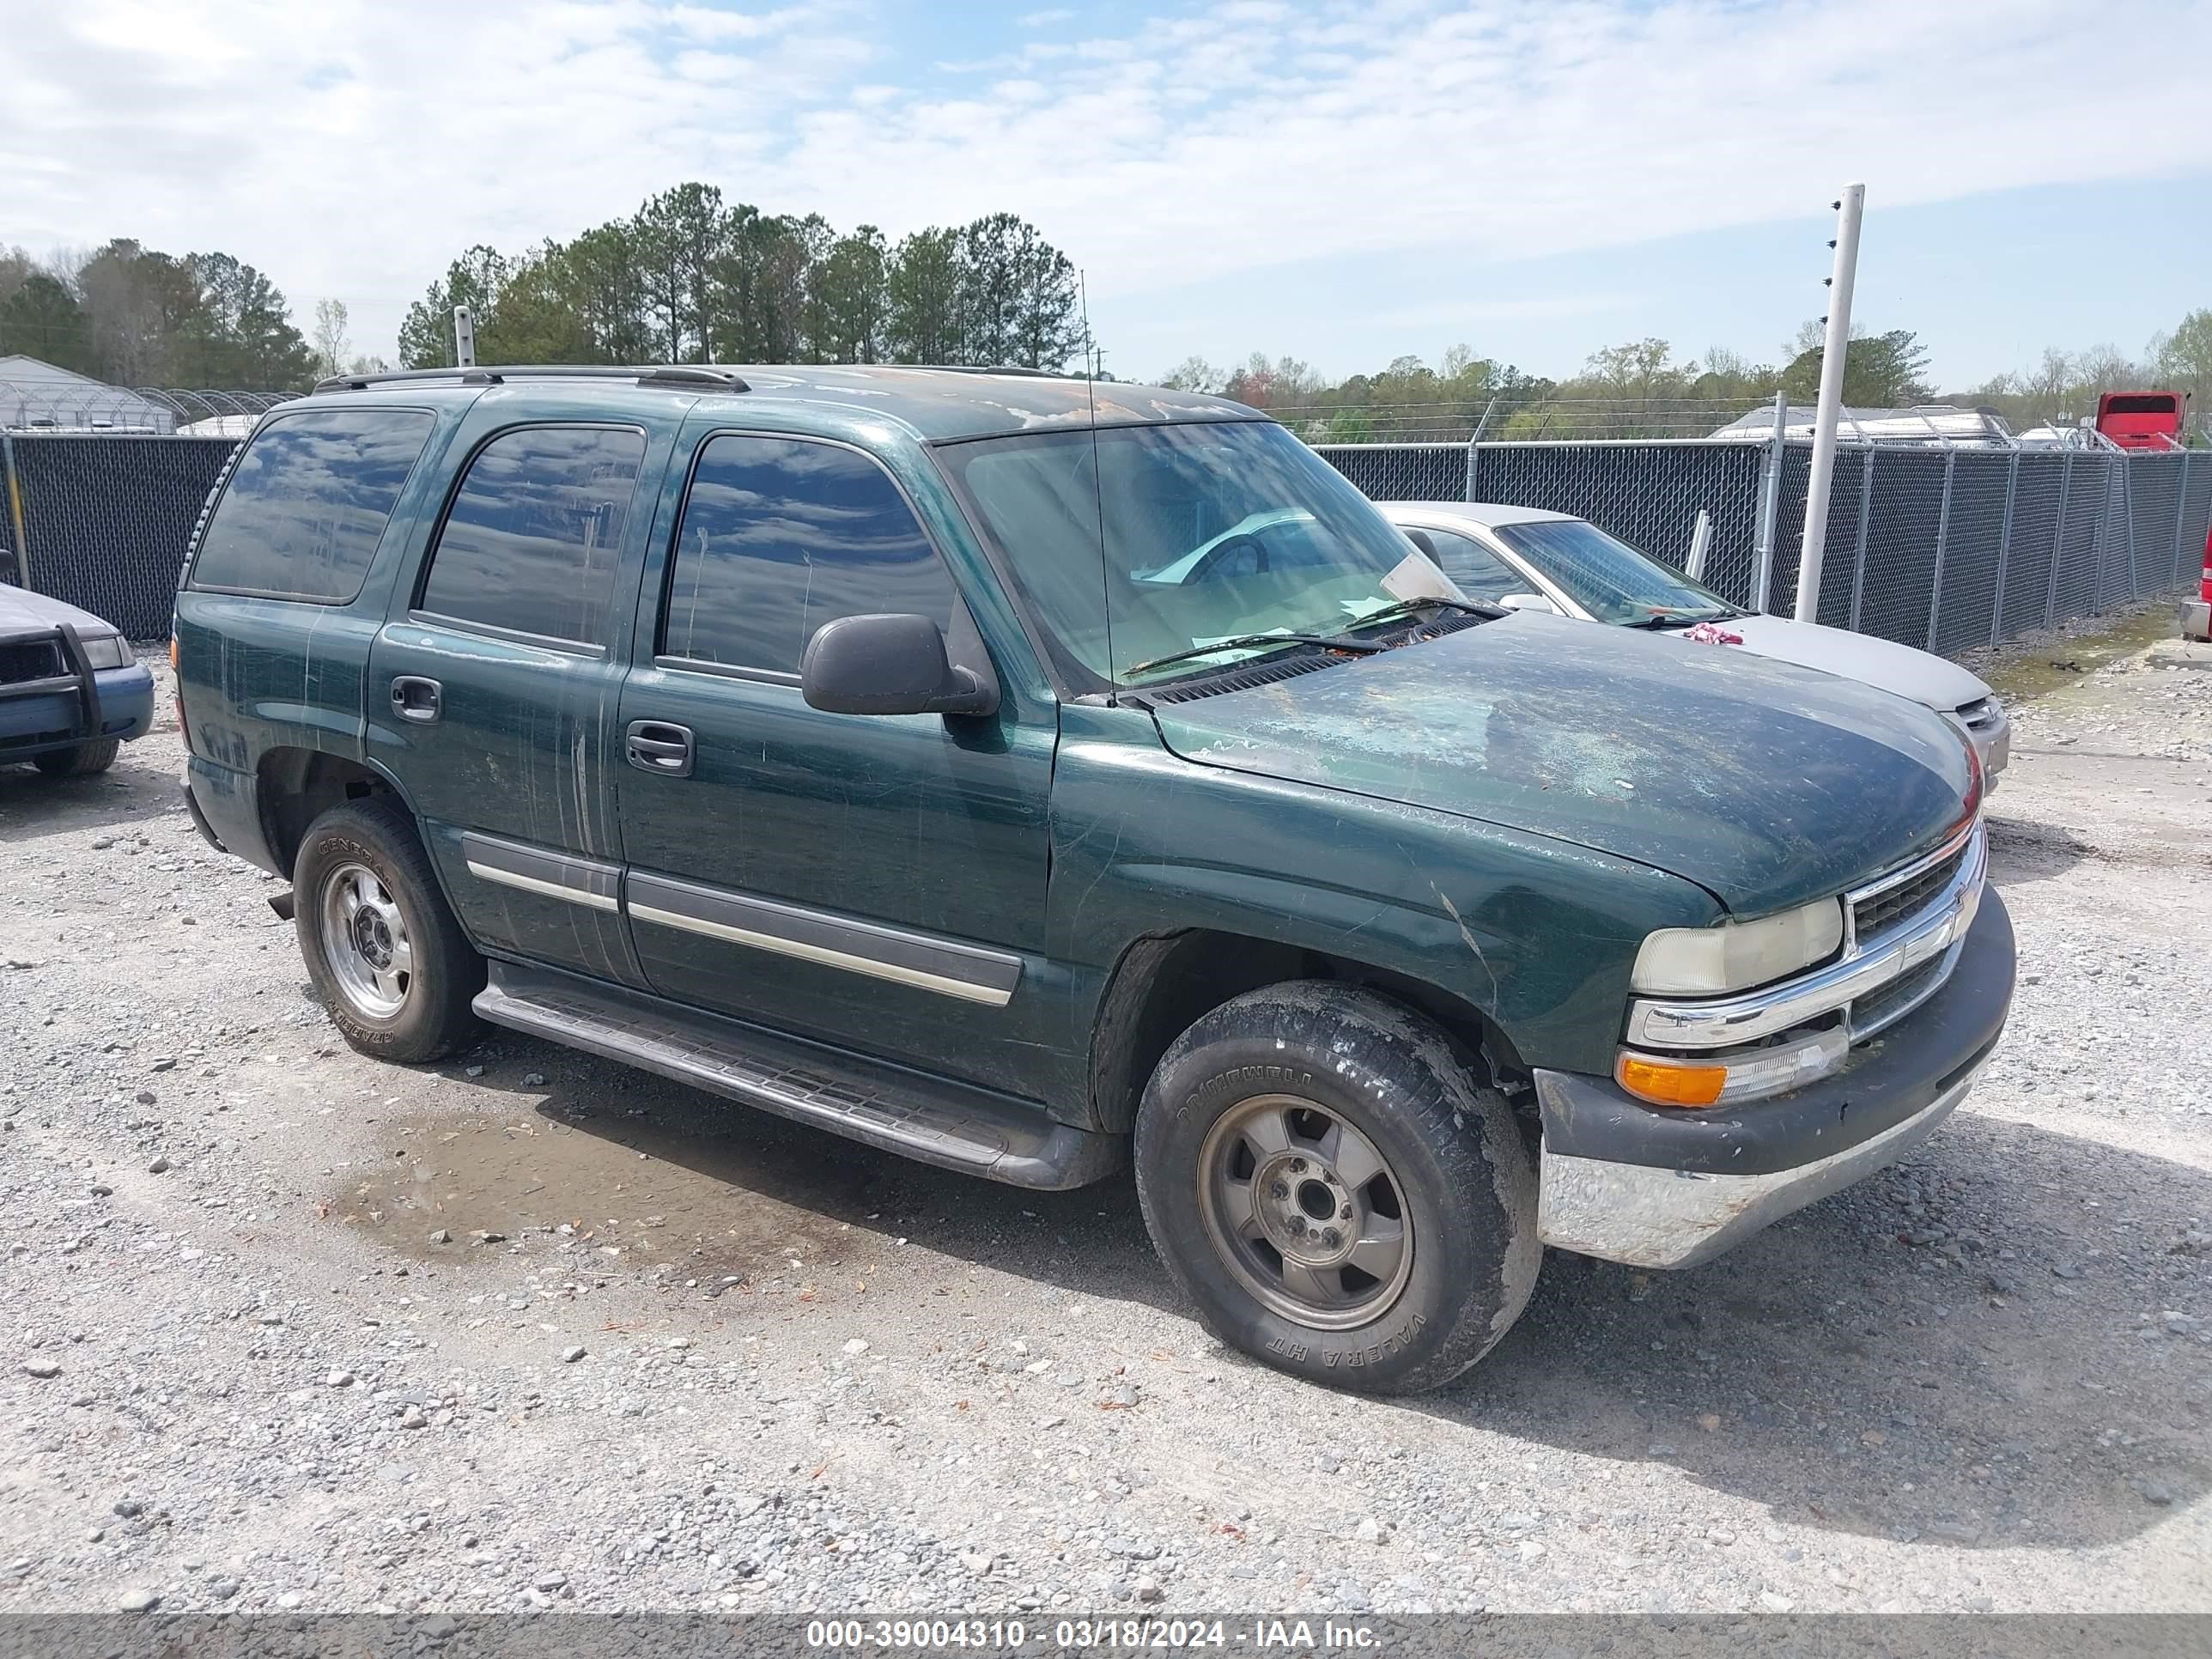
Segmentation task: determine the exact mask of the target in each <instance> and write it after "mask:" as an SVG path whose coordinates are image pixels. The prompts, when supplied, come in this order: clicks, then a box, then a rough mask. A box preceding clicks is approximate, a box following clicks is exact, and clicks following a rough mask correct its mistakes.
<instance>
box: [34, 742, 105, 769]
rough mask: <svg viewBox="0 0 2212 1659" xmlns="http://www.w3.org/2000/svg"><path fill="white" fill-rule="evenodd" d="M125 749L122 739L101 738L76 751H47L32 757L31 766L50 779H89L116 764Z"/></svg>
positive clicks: (78, 747)
mask: <svg viewBox="0 0 2212 1659" xmlns="http://www.w3.org/2000/svg"><path fill="white" fill-rule="evenodd" d="M122 748H123V739H122V738H100V739H99V740H98V741H96V742H94V743H81V744H77V745H76V747H75V748H74V749H45V750H40V752H39V753H37V754H35V755H33V756H32V757H31V764H32V765H33V766H35V767H37V768H38V769H39V770H40V771H41V772H44V773H45V774H46V775H47V776H48V777H50V778H88V777H90V776H92V775H93V774H94V773H95V772H105V771H106V769H108V768H109V767H111V766H112V765H114V764H115V757H116V756H117V754H118V753H119V752H120V751H121V750H122Z"/></svg>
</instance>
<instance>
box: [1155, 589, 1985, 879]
mask: <svg viewBox="0 0 2212 1659" xmlns="http://www.w3.org/2000/svg"><path fill="white" fill-rule="evenodd" d="M1154 719H1155V720H1157V721H1158V725H1159V729H1160V735H1161V738H1162V739H1163V740H1164V742H1165V743H1166V744H1167V745H1168V747H1169V748H1170V750H1173V751H1174V752H1175V753H1176V754H1177V755H1179V756H1181V757H1182V758H1184V759H1185V760H1188V761H1193V762H1195V763H1198V764H1200V765H1204V766H1218V767H1224V768H1227V769H1231V770H1234V771H1242V772H1251V773H1255V774H1258V775H1261V776H1265V777H1271V778H1280V779H1284V780H1286V781H1293V782H1298V783H1308V784H1313V785H1316V786H1318V787H1324V788H1331V789H1343V790H1349V791H1352V792H1354V793H1358V794H1362V795H1368V796H1372V797H1376V798H1378V799H1384V800H1395V801H1404V802H1406V803H1407V804H1408V805H1418V806H1423V807H1427V808H1431V809H1432V810H1434V811H1441V812H1450V813H1455V814H1457V815H1459V816H1461V817H1468V818H1478V819H1480V820H1482V821H1484V822H1486V823H1495V824H1499V825H1503V826H1505V827H1508V828H1510V829H1520V830H1525V831H1528V832H1529V833H1531V834H1534V835H1541V836H1551V837H1553V838H1554V839H1557V840H1559V841H1565V842H1575V843H1577V844H1578V845H1581V846H1584V847H1589V848H1595V849H1597V850H1599V851H1601V852H1605V853H1609V854H1613V855H1615V856H1617V857H1620V858H1627V859H1633V860H1638V862H1640V863H1644V864H1648V865H1652V866H1656V867H1657V868H1659V869H1662V870H1666V871H1669V872H1672V873H1674V874H1675V875H1679V876H1683V877H1686V878H1688V879H1690V880H1692V881H1694V882H1696V883H1697V884H1699V885H1700V886H1702V887H1704V888H1705V890H1708V891H1709V892H1711V893H1712V894H1713V895H1714V896H1716V897H1717V898H1718V899H1719V900H1720V901H1721V902H1723V904H1725V905H1727V906H1728V908H1729V909H1730V910H1731V911H1733V912H1734V913H1735V914H1736V915H1741V916H1753V915H1761V914H1764V913H1765V912H1767V911H1770V910H1777V909H1781V908H1785V907H1787V906H1790V905H1792V904H1798V903H1802V902H1805V901H1807V900H1808V899H1814V898H1820V897H1822V896H1826V895H1828V894H1832V893H1838V892H1842V891H1844V890H1846V889H1848V888H1850V887H1853V886H1856V885H1857V884H1859V883H1861V882H1863V881H1864V880H1865V879H1866V878H1869V876H1872V875H1874V874H1875V873H1877V872H1880V871H1881V870H1884V869H1886V868H1887V867H1888V866H1891V865H1893V864H1896V863H1898V862H1899V861H1900V860H1904V859H1905V858H1907V857H1909V856H1911V854H1916V853H1918V852H1920V851H1923V849H1925V848H1929V847H1930V846H1932V845H1934V844H1935V843H1936V842H1937V841H1939V840H1940V839H1941V838H1942V836H1943V834H1944V833H1945V831H1946V830H1948V829H1950V828H1952V827H1953V826H1954V825H1955V824H1957V823H1958V822H1959V818H1960V813H1961V811H1963V810H1964V806H1965V797H1966V790H1967V788H1968V785H1969V779H1968V772H1967V758H1966V744H1965V742H1964V740H1963V739H1962V738H1960V735H1959V733H1958V732H1957V730H1956V729H1955V728H1954V727H1953V726H1951V725H1950V724H1949V723H1948V722H1947V721H1945V720H1942V719H1941V718H1940V717H1938V716H1937V715H1936V714H1932V713H1931V712H1929V710H1928V709H1926V708H1920V707H1918V706H1917V705H1915V704H1913V703H1911V702H1905V701H1904V700H1903V699H1902V698H1899V697H1894V696H1890V695H1889V694H1888V693H1887V692H1885V691H1878V690H1875V689H1873V688H1872V687H1870V686H1867V685H1863V684H1857V683H1856V682H1853V681H1850V680H1843V679H1838V678H1834V677H1832V676H1831V675H1828V674H1823V673H1818V672H1815V671H1811V670H1808V669H1803V668H1799V667H1796V666H1795V665H1791V664H1789V663H1786V662H1778V661H1775V660H1773V659H1769V658H1765V657H1762V656H1759V655H1756V654H1754V653H1751V652H1748V651H1743V650H1737V649H1731V648H1722V647H1704V648H1699V649H1695V650H1691V649H1685V648H1684V646H1683V643H1682V642H1681V641H1678V640H1669V639H1665V638H1662V637H1659V636H1657V635H1651V634H1648V633H1643V632H1639V631H1638V630H1636V629H1625V628H1592V627H1590V626H1589V624H1588V623H1579V622H1570V621H1567V620H1565V618H1562V617H1551V616H1545V615H1542V614H1541V613H1538V612H1534V611H1516V612H1514V613H1513V614H1511V615H1510V616H1508V617H1504V618H1501V619H1499V620H1498V621H1495V622H1490V623H1484V624H1482V625H1481V626H1480V627H1476V628H1467V629H1460V630H1459V631H1457V632H1455V633H1452V634H1447V635H1444V636H1443V637H1442V638H1440V639H1436V640H1431V641H1428V642H1427V643H1425V644H1419V645H1410V646H1405V647H1400V648H1399V649H1396V650H1393V651H1388V652H1384V653H1381V654H1379V655H1376V656H1373V657H1366V658H1362V659H1357V660H1354V661H1352V662H1349V663H1346V664H1344V665H1340V666H1337V667H1331V668H1323V669H1318V670H1316V671H1313V672H1310V673H1305V674H1300V675H1297V676H1294V677H1293V678H1289V679H1285V680H1279V681H1276V682H1274V683H1273V684H1265V685H1259V686H1254V687H1251V688H1249V689H1248V690H1237V691H1228V692H1224V693H1221V694H1220V695H1218V696H1205V697H1197V698H1194V699H1192V700H1190V701H1188V702H1175V703H1164V704H1161V705H1158V707H1157V708H1155V709H1154Z"/></svg>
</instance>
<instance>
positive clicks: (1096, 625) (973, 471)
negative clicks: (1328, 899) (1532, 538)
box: [936, 421, 1461, 688]
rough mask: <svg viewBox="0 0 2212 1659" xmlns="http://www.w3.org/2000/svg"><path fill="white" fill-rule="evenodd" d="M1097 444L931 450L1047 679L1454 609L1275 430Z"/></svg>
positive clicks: (1398, 546)
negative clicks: (1041, 653) (1005, 586)
mask: <svg viewBox="0 0 2212 1659" xmlns="http://www.w3.org/2000/svg"><path fill="white" fill-rule="evenodd" d="M1095 437H1096V441H1095V442H1094V435H1093V434H1092V433H1091V431H1090V430H1087V429H1086V430H1084V431H1081V432H1054V433H1048V434H1038V435H1023V436H1019V437H1012V438H994V439H986V440H981V441H975V442H971V443H961V444H948V445H944V446H941V447H939V449H938V450H937V451H936V454H937V458H938V460H939V464H940V465H942V466H944V468H945V471H947V472H948V473H949V474H950V475H951V477H952V480H953V482H954V483H955V484H956V486H957V487H958V489H960V491H961V493H962V495H963V496H964V497H965V498H966V500H967V501H968V504H969V507H971V508H972V509H973V510H974V512H975V516H976V518H977V519H978V520H980V521H981V525H982V527H983V529H984V531H985V532H986V533H987V535H988V536H989V537H990V538H991V539H992V540H993V541H994V543H996V544H997V545H998V550H999V552H1000V556H1001V558H1002V559H1003V561H1004V562H1005V565H1006V569H1007V572H1008V574H1009V575H1010V576H1011V577H1012V580H1013V582H1014V584H1015V586H1017V587H1018V588H1019V589H1020V590H1021V593H1022V596H1023V598H1024V599H1025V600H1026V601H1027V602H1028V606H1029V609H1030V612H1031V614H1032V615H1033V617H1035V618H1036V622H1037V623H1038V624H1039V625H1040V626H1041V627H1042V629H1043V630H1044V631H1045V632H1046V634H1047V635H1048V646H1049V648H1050V649H1051V650H1052V652H1053V653H1054V657H1055V658H1056V659H1057V660H1058V661H1059V663H1060V667H1061V669H1062V671H1063V672H1065V673H1066V674H1067V675H1068V677H1069V678H1071V679H1073V680H1075V681H1078V682H1079V683H1083V684H1085V685H1086V686H1087V687H1091V688H1097V687H1102V686H1103V685H1106V684H1115V685H1139V684H1144V685H1152V684H1162V683H1164V682H1166V681H1168V680H1173V679H1182V678H1189V677H1190V676H1192V675H1194V674H1203V673H1206V672H1209V671H1212V670H1215V669H1218V668H1221V667H1224V666H1225V665H1229V664H1231V663H1235V662H1241V661H1244V660H1247V659H1250V658H1252V657H1255V656H1258V655H1261V654H1263V653H1267V652H1269V651H1280V650H1285V649H1289V648H1291V647H1292V645H1293V641H1291V639H1290V638H1289V637H1288V636H1290V635H1306V636H1308V637H1309V639H1310V638H1312V637H1314V636H1320V637H1323V638H1334V637H1335V636H1338V635H1343V634H1344V633H1346V630H1347V629H1356V628H1358V626H1359V625H1360V624H1361V623H1362V622H1363V621H1364V619H1365V618H1367V617H1372V616H1376V615H1377V614H1378V613H1380V612H1382V611H1386V610H1392V609H1394V608H1396V610H1397V611H1398V614H1400V615H1402V614H1403V612H1402V602H1403V601H1405V600H1407V599H1426V598H1437V599H1459V598H1460V597H1461V595H1460V592H1459V590H1458V589H1457V588H1456V587H1455V586H1452V584H1451V581H1450V579H1449V578H1448V577H1446V576H1445V575H1444V574H1443V573H1442V572H1441V571H1439V570H1437V568H1436V567H1435V566H1434V565H1432V564H1431V563H1430V562H1428V561H1427V560H1426V559H1425V558H1423V557H1422V556H1420V555H1419V553H1418V552H1416V551H1414V550H1413V549H1412V548H1411V547H1409V546H1407V544H1406V541H1405V538H1403V537H1401V536H1400V535H1399V533H1398V532H1396V531H1395V530H1394V529H1393V528H1391V526H1389V524H1388V523H1387V522H1385V521H1384V520H1383V518H1382V516H1381V515H1380V514H1378V513H1376V510H1375V508H1374V507H1373V506H1372V505H1371V504H1370V502H1369V501H1368V500H1367V498H1366V497H1365V496H1364V495H1360V494H1359V492H1358V490H1356V489H1353V488H1352V486H1351V485H1350V484H1349V483H1346V482H1345V480H1344V478H1343V477H1342V476H1341V475H1340V473H1338V472H1337V471H1336V470H1335V469H1334V468H1333V467H1331V466H1330V465H1328V463H1327V462H1326V461H1324V460H1322V459H1321V458H1320V457H1319V456H1318V455H1316V454H1315V453H1313V451H1311V450H1310V449H1309V448H1307V447H1306V446H1305V445H1304V444H1303V443H1300V442H1299V441H1297V439H1296V438H1294V437H1292V436H1291V434H1290V433H1289V432H1287V431H1285V429H1284V428H1281V427H1279V426H1277V425H1275V424H1274V423H1273V422H1262V421H1236V422H1190V423H1187V424H1177V425H1164V426H1134V427H1115V428H1102V429H1100V430H1099V431H1097V434H1096V435H1095ZM1101 477H1103V480H1104V489H1103V510H1102V493H1101V491H1100V489H1099V480H1100V478H1101ZM1102 547H1103V560H1104V564H1103V570H1102V568H1101V562H1100V561H1101V553H1102ZM1253 635H1261V636H1283V637H1280V638H1271V637H1261V638H1257V639H1255V638H1253V637H1251V636H1253ZM1232 641H1233V642H1232ZM1206 647H1212V649H1207V648H1206ZM1194 651H1195V652H1199V653H1200V654H1198V655H1190V654H1187V653H1192V652H1194ZM1169 657H1179V658H1180V659H1179V660H1176V661H1173V662H1168V661H1164V660H1161V659H1165V658H1169Z"/></svg>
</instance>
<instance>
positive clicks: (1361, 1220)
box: [1136, 982, 1543, 1394]
mask: <svg viewBox="0 0 2212 1659" xmlns="http://www.w3.org/2000/svg"><path fill="white" fill-rule="evenodd" d="M1136 1166H1137V1192H1138V1196H1139V1200H1140V1201H1141V1203H1142V1205H1143V1206H1144V1212H1145V1223H1146V1226H1147V1227H1148V1228H1149V1229H1150V1230H1151V1232H1152V1240H1153V1243H1154V1244H1155V1245H1156V1246H1157V1247H1158V1249H1159V1252H1160V1255H1161V1257H1162V1259H1163V1260H1164V1261H1165V1262H1166V1264H1167V1267H1168V1271H1169V1272H1170V1273H1171V1274H1172V1275H1173V1276H1174V1278H1175V1279H1176V1283H1177V1284H1178V1285H1181V1286H1182V1289H1183V1291H1185V1292H1186V1293H1187V1294H1188V1296H1189V1297H1190V1298H1191V1299H1192V1301H1194V1302H1195V1303H1196V1304H1198V1308H1199V1311H1200V1316H1202V1317H1203V1318H1204V1320H1205V1321H1206V1325H1207V1327H1208V1328H1210V1329H1212V1331H1213V1332H1214V1333H1215V1334H1217V1335H1218V1336H1219V1337H1220V1338H1221V1339H1222V1340H1224V1341H1226V1342H1229V1343H1231V1344H1232V1345H1233V1346H1237V1347H1239V1348H1241V1349H1243V1351H1244V1352H1247V1353H1249V1354H1250V1355H1252V1356H1253V1357H1254V1358H1257V1359H1259V1360H1261V1362H1263V1363H1264V1364H1269V1365H1273V1366H1275V1367H1276V1368H1278V1369H1279V1370H1286V1371H1291V1372H1293V1373H1294V1374H1296V1375H1298V1376H1306V1377H1310V1378H1312V1379H1313V1380H1315V1381H1317V1382H1323V1383H1330V1384H1332V1385H1334V1386H1336V1387H1339V1388H1348V1389H1361V1390H1364V1391H1368V1392H1372V1393H1378V1394H1405V1393H1412V1392H1414V1391H1417V1390H1419V1389H1428V1388H1433V1387H1435V1386H1437V1384H1438V1383H1444V1382H1447V1381H1449V1379H1450V1378H1452V1377H1453V1376H1457V1375H1458V1374H1459V1373H1460V1372H1461V1371H1462V1370H1466V1369H1467V1367H1468V1366H1469V1365H1471V1364H1474V1362H1475V1361H1476V1360H1477V1359H1479V1358H1481V1357H1482V1356H1483V1355H1484V1354H1485V1353H1486V1352H1489V1350H1490V1349H1491V1347H1492V1346H1493V1345H1494V1344H1495V1343H1496V1342H1497V1341H1498V1339H1499V1338H1500V1337H1502V1336H1503V1335H1504V1334H1505V1332H1506V1330H1507V1328H1509V1327H1510V1326H1511V1324H1512V1322H1513V1321H1514V1320H1515V1319H1516V1318H1517V1317H1518V1316H1519V1315H1520V1312H1521V1310H1522V1307H1523V1306H1524V1305H1526V1304H1527V1302H1528V1295H1529V1292H1530V1291H1531V1290H1533V1289H1534V1285H1535V1280H1536V1271H1537V1267H1538V1265H1539V1263H1540V1262H1541V1258H1542V1254H1543V1252H1542V1247H1541V1244H1540V1243H1538V1241H1537V1237H1536V1171H1535V1167H1534V1161H1533V1160H1532V1158H1530V1156H1529V1153H1528V1147H1527V1146H1526V1145H1525V1143H1524V1142H1523V1141H1522V1137H1521V1134H1520V1132H1519V1130H1518V1128H1517V1127H1516V1125H1515V1123H1514V1121H1513V1116H1512V1111H1511V1109H1510V1106H1509V1105H1508V1104H1507V1103H1506V1102H1505V1100H1504V1097H1502V1096H1500V1095H1498V1093H1497V1092H1496V1091H1493V1090H1490V1089H1486V1088H1484V1087H1481V1086H1480V1085H1478V1084H1477V1083H1476V1081H1475V1079H1474V1077H1473V1076H1472V1075H1471V1074H1470V1073H1469V1072H1468V1068H1467V1066H1465V1064H1464V1063H1462V1060H1461V1058H1460V1056H1459V1055H1458V1054H1455V1052H1454V1050H1453V1048H1452V1047H1451V1044H1450V1042H1449V1040H1448V1039H1447V1038H1446V1037H1445V1036H1444V1035H1443V1032H1442V1031H1441V1030H1439V1029H1437V1027H1436V1026H1435V1025H1434V1024H1431V1022H1429V1021H1428V1020H1426V1019H1425V1018H1421V1017H1420V1016H1419V1015H1418V1014H1415V1013H1413V1012H1411V1011H1409V1010H1407V1009H1404V1008H1402V1007H1400V1006H1398V1005H1396V1004H1395V1003H1392V1002H1389V1001H1388V1000H1384V999H1383V998H1381V997H1377V996H1374V995H1371V994H1367V993H1365V992H1362V991H1358V990H1355V989H1352V988H1351V987H1346V986H1341V985H1336V984H1328V983H1321V982H1302V983H1293V984H1287V985H1277V986H1270V987H1267V988H1265V989H1262V990H1259V991H1254V992H1251V993H1249V994H1247V995H1244V996H1241V997H1238V998H1237V999H1235V1000H1232V1001H1231V1002H1228V1003H1225V1004H1224V1005H1223V1006H1221V1007H1219V1008H1217V1009H1215V1010H1214V1011H1213V1012H1212V1013H1210V1014H1208V1015H1206V1017H1205V1018H1203V1019H1201V1020H1200V1021H1199V1022H1198V1024H1195V1025H1194V1026H1193V1027H1192V1028H1191V1029H1190V1030H1188V1031H1187V1032H1185V1033H1184V1034H1183V1035H1182V1037H1180V1038H1178V1039H1177V1040H1176V1042H1175V1044H1174V1045H1173V1046H1172V1047H1171V1048H1170V1049H1169V1050H1168V1052H1167V1054H1165V1056H1164V1057H1163V1058H1162V1060H1161V1061H1160V1064H1159V1067H1158V1070H1157V1071H1156V1072H1155V1073H1154V1074H1153V1077H1152V1083H1151V1085H1150V1086H1149V1087H1148V1088H1147V1089H1146V1094H1145V1100H1144V1103H1143V1105H1142V1107H1141V1108H1140V1109H1139V1114H1138V1119H1137V1145H1136Z"/></svg>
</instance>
